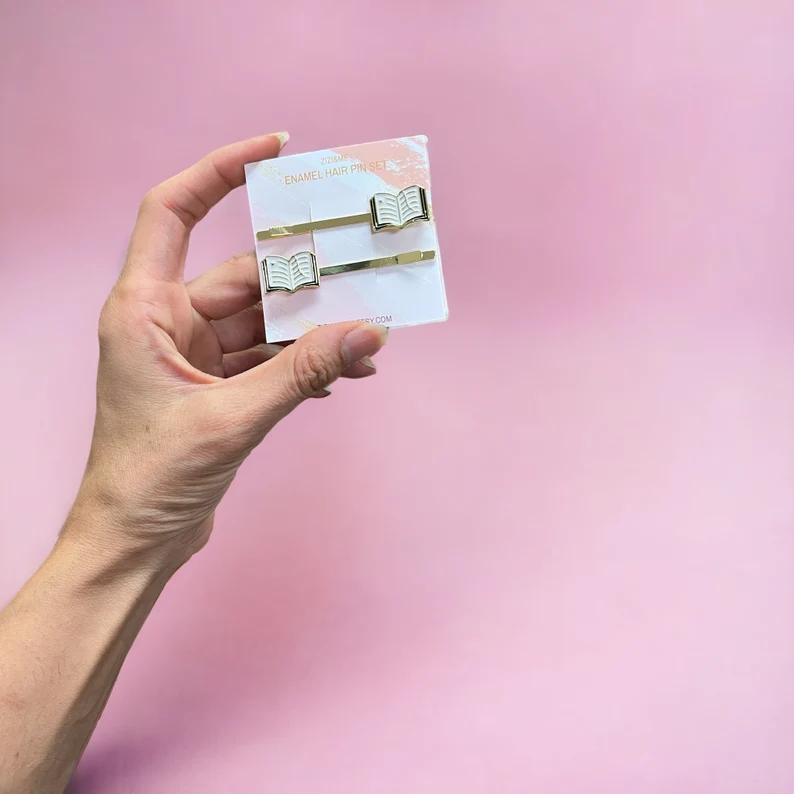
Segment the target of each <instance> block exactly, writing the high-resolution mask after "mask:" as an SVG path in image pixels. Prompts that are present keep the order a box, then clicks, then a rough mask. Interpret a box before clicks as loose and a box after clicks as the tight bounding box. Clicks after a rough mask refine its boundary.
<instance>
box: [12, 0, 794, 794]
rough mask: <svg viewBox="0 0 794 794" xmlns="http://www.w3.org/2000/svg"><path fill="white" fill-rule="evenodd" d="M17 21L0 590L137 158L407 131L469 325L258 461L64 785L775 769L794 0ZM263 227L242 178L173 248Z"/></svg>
mask: <svg viewBox="0 0 794 794" xmlns="http://www.w3.org/2000/svg"><path fill="white" fill-rule="evenodd" d="M0 13H1V14H2V17H1V24H0V59H2V60H1V62H2V104H1V105H0V115H2V119H3V144H2V148H1V149H0V157H1V158H2V168H1V169H0V173H1V174H2V190H0V202H1V206H2V228H1V229H0V232H1V233H0V262H1V263H2V264H1V265H0V267H2V289H0V332H1V333H2V336H1V337H0V338H2V345H3V355H2V364H3V371H4V376H3V388H2V391H1V392H0V401H1V402H0V406H2V423H3V440H2V446H1V447H0V467H1V470H0V474H1V475H2V483H3V486H4V487H3V492H4V495H3V498H2V499H1V500H0V588H1V590H0V597H2V599H3V600H5V599H6V598H8V597H10V595H11V593H12V592H13V591H14V590H15V589H16V588H17V587H18V586H19V585H20V584H21V583H22V581H23V579H24V578H25V577H26V576H27V575H28V574H29V573H30V572H31V571H32V570H33V569H34V567H35V566H36V565H37V563H38V562H39V561H40V560H41V558H42V556H43V555H44V554H45V553H46V552H47V550H48V549H49V547H50V545H51V543H52V540H53V537H54V536H55V533H56V532H57V530H58V528H59V525H60V522H61V521H62V519H63V517H64V514H65V512H66V510H67V509H68V506H69V504H70V500H71V499H72V497H73V494H74V492H75V489H76V486H77V484H78V482H79V479H80V474H81V469H82V466H83V461H84V458H85V455H86V452H87V447H88V442H89V433H90V428H91V422H92V411H93V378H94V368H95V356H96V344H95V325H96V318H97V313H98V311H99V308H100V305H101V302H102V300H103V298H104V296H105V294H106V292H107V290H108V289H109V287H110V285H111V283H112V282H113V280H114V278H115V276H116V274H117V272H118V269H119V267H120V264H121V261H122V257H123V252H124V247H125V243H126V235H127V234H128V232H129V229H130V227H131V223H132V220H133V217H134V213H135V210H136V206H137V202H138V200H139V199H140V197H141V196H142V195H143V193H144V192H145V191H146V189H147V188H149V187H150V186H151V185H153V184H154V183H156V182H158V181H160V180H161V179H163V178H165V177H167V176H169V175H170V174H171V173H172V172H174V171H175V170H177V169H180V168H182V167H183V166H185V165H187V164H189V163H191V162H192V161H193V160H195V159H196V158H198V157H199V156H200V155H202V154H203V153H205V152H206V151H207V150H209V149H210V148H213V147H215V146H218V145H220V144H222V143H225V142H228V141H232V140H235V139H238V138H241V137H245V136H249V135H252V134H257V133H261V132H269V131H275V130H281V129H288V130H290V131H291V132H292V141H291V142H290V144H289V146H290V150H291V151H296V152H297V151H302V150H311V149H314V148H319V147H324V146H329V145H339V144H347V143H354V142H359V141H363V140H371V139H378V138H385V137H391V136H395V135H410V134H417V133H426V134H427V135H429V136H430V145H431V157H432V163H433V177H434V185H433V187H434V207H435V210H436V215H437V219H438V225H439V231H440V237H441V245H442V247H443V250H444V262H445V265H446V277H447V285H448V290H449V302H450V308H451V316H452V319H451V320H450V322H449V323H447V324H446V325H436V326H428V327H425V328H419V329H413V330H407V331H401V332H396V333H395V334H394V335H393V337H392V340H391V342H390V344H389V347H388V349H387V351H385V352H384V353H383V354H382V355H381V356H380V358H379V364H380V367H381V373H380V374H379V375H378V377H377V378H375V379H374V380H373V381H372V382H366V383H357V384H349V383H347V384H343V385H341V386H340V387H338V388H337V389H336V390H335V392H334V395H333V397H332V398H331V399H330V400H327V401H325V402H323V403H322V404H313V405H310V406H305V407H304V408H303V409H302V410H301V411H300V412H299V413H297V414H296V415H294V416H293V417H292V418H291V419H290V420H289V421H288V422H285V423H284V424H283V425H282V426H281V427H280V428H279V429H278V430H277V431H276V432H275V433H274V434H273V435H272V436H271V438H270V439H268V441H267V443H266V444H265V446H264V447H263V448H262V449H260V450H259V451H258V452H257V453H256V454H255V455H254V457H253V459H252V460H250V461H249V463H248V465H247V466H246V467H245V469H244V470H243V472H242V474H241V475H240V477H239V479H238V480H237V482H236V484H235V486H234V487H233V489H232V491H231V493H230V494H229V496H228V498H227V500H226V501H225V503H224V504H223V506H222V509H221V511H220V517H219V521H218V526H217V530H216V534H215V536H214V538H213V540H212V541H211V543H210V545H209V547H208V548H207V550H206V551H205V552H203V553H202V554H201V555H200V556H199V557H198V558H196V559H195V560H194V562H193V563H192V564H191V565H190V566H188V567H187V568H185V569H183V571H181V572H180V574H179V575H178V576H177V577H176V579H175V580H174V581H173V582H172V583H171V585H170V586H169V587H168V589H167V590H166V592H165V594H164V596H163V598H162V600H161V602H160V603H159V605H158V607H157V609H156V611H155V613H154V614H153V616H152V618H151V620H150V622H149V623H148V624H147V625H146V626H145V628H144V630H143V632H142V635H141V637H140V640H139V642H138V643H137V645H136V646H135V648H134V649H133V652H132V654H131V655H130V658H129V661H128V663H127V665H126V667H125V668H124V671H123V673H122V676H121V678H120V680H119V683H118V686H117V688H116V692H115V694H114V696H113V698H112V699H111V701H110V704H109V706H108V708H107V711H106V714H105V717H104V718H103V720H102V723H101V725H100V727H99V729H98V731H97V733H96V736H95V738H94V740H93V742H92V744H91V745H90V748H89V750H88V752H87V754H86V756H85V758H84V761H83V763H82V765H81V767H80V769H79V771H78V774H77V778H76V781H75V784H74V786H73V788H74V791H75V792H77V793H78V794H99V793H100V792H102V793H103V794H105V793H108V794H121V792H124V793H125V794H129V793H130V792H158V794H159V793H160V792H168V794H182V793H183V792H184V793H187V792H191V794H196V793H199V794H208V793H209V792H231V791H235V792H236V791H239V792H273V793H274V794H305V793H306V792H311V791H314V792H324V793H325V794H352V793H355V794H357V793H358V792H361V793H362V794H364V793H366V794H371V792H378V794H381V793H388V792H394V794H398V793H399V794H405V792H410V793H411V794H439V792H443V793H446V792H456V794H469V793H471V794H492V793H493V792H537V793H538V794H671V792H696V793H697V794H788V793H789V792H791V791H792V790H794V275H792V267H793V265H794V187H793V185H794V179H793V178H794V103H793V102H792V92H794V49H793V48H792V43H791V41H792V33H794V6H793V5H792V3H791V2H785V1H784V0H734V1H733V2H725V0H698V1H697V2H693V0H647V2H642V3H638V2H633V0H611V1H610V2H602V3H592V2H590V1H589V0H569V2H559V1H558V0H488V2H480V0H455V2H452V0H444V1H443V2H442V1H441V0H436V1H435V2H427V3H425V4H421V5H420V4H413V5H410V4H409V5H408V6H406V5H405V4H395V7H394V10H390V4H387V3H373V2H371V0H367V2H363V0H362V1H361V2H359V1H358V0H355V1H354V0H341V1H340V0H336V2H333V3H330V2H322V0H310V1H308V2H294V3H278V4H276V3H257V2H252V1H250V0H226V2H224V3H217V4H213V3H199V2H196V0H192V2H188V0H167V2H164V1H163V0H160V1H159V2H157V1H156V0H137V2H126V3H122V2H113V3H111V2H100V0H93V1H91V0H82V1H79V0H72V2H70V3H60V2H54V0H53V2H48V3H47V2H41V0H7V2H4V3H3V6H2V12H0ZM483 194H484V195H486V196H487V197H488V202H487V205H484V204H483V202H482V200H481V198H480V197H481V196H482V195H483ZM251 242H252V240H251V230H250V227H249V219H248V214H247V209H246V204H245V196H244V193H243V192H242V191H240V192H238V194H236V195H234V196H233V197H232V198H230V199H229V200H228V201H227V202H226V203H225V204H224V205H223V206H222V207H221V208H220V209H219V210H217V211H216V212H214V213H213V215H212V217H211V219H209V220H208V221H207V222H206V223H205V224H203V225H202V227H201V228H200V230H199V231H198V232H197V234H196V236H195V242H194V246H193V249H192V261H191V265H190V267H191V270H192V272H194V273H195V272H198V271H199V270H201V269H203V268H205V267H207V266H209V265H211V264H213V263H215V262H217V261H219V260H220V259H221V258H222V257H225V256H226V255H228V254H231V253H234V252H236V251H238V250H243V249H245V248H247V247H249V246H250V245H251ZM275 457H278V458H280V459H288V460H290V462H291V465H290V466H288V467H284V468H283V469H282V470H280V471H276V470H274V468H273V465H272V462H271V461H272V460H273V459H274V458H275ZM307 480H310V481H311V482H313V483H315V484H316V485H315V491H314V498H313V499H312V500H310V501H309V500H306V499H304V498H302V493H303V488H304V484H305V482H306V481H307Z"/></svg>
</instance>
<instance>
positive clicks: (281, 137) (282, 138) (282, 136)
mask: <svg viewBox="0 0 794 794" xmlns="http://www.w3.org/2000/svg"><path fill="white" fill-rule="evenodd" d="M273 135H275V136H276V138H278V142H279V143H280V144H281V146H280V147H279V148H281V149H283V148H284V146H285V145H286V143H287V141H288V140H289V133H288V132H274V133H273Z"/></svg>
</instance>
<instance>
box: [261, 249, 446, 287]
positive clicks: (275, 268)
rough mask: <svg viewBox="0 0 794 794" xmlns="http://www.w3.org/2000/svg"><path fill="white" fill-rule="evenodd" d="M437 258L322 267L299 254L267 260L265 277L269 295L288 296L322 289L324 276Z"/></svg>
mask: <svg viewBox="0 0 794 794" xmlns="http://www.w3.org/2000/svg"><path fill="white" fill-rule="evenodd" d="M435 258H436V252H435V251H408V252H407V253H405V254H395V255H394V256H382V257H379V258H378V259H362V260H361V261H360V262H345V263H344V264H341V265H325V266H323V267H320V266H318V264H317V257H316V256H315V255H314V254H313V253H312V252H311V251H298V253H297V254H294V255H293V256H290V257H286V256H266V257H265V258H264V259H263V260H262V273H263V275H264V277H265V292H288V293H290V294H294V293H295V292H297V291H298V290H302V289H310V288H312V287H319V286H320V277H321V276H335V275H336V274H337V273H352V272H354V271H356V270H373V269H375V268H379V267H391V266H392V265H411V264H414V263H415V262H426V261H428V260H430V259H435Z"/></svg>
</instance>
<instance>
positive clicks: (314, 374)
mask: <svg viewBox="0 0 794 794" xmlns="http://www.w3.org/2000/svg"><path fill="white" fill-rule="evenodd" d="M387 336H388V329H387V328H384V327H383V326H380V325H370V324H369V323H357V322H351V323H337V324H334V325H326V326H323V327H321V328H316V329H315V330H313V331H310V332H309V333H308V334H306V335H305V336H302V337H301V338H300V339H298V340H297V341H296V342H295V343H294V344H292V345H289V346H288V347H285V348H284V349H283V350H282V351H281V352H280V353H279V354H278V355H277V356H276V357H275V358H273V359H272V360H270V361H267V362H265V363H264V364H261V365H259V366H257V367H255V368H254V369H250V370H248V371H247V372H244V373H243V374H241V375H240V377H239V378H237V379H235V380H236V381H237V384H236V385H237V387H238V388H240V389H242V390H244V391H246V392H247V394H246V397H245V400H244V402H243V404H245V405H248V406H251V407H252V408H253V410H255V411H256V412H257V414H258V416H257V419H258V420H259V425H260V428H261V429H262V430H263V431H264V432H267V430H268V429H269V428H270V427H272V426H273V425H274V424H275V423H276V422H277V421H278V420H279V419H281V418H282V417H284V416H286V415H287V414H288V413H289V412H290V411H292V410H293V409H294V408H295V407H296V406H298V405H299V404H300V403H301V402H303V401H304V400H305V399H307V398H309V397H320V396H323V395H324V394H325V393H326V387H327V386H329V385H330V384H331V383H333V382H334V381H335V380H336V379H337V378H338V377H340V376H341V375H342V373H343V372H344V371H345V370H347V369H349V368H351V367H352V366H354V365H360V362H361V360H362V359H366V358H367V357H368V356H373V355H375V353H377V352H378V351H379V350H380V349H381V348H382V347H383V345H384V344H385V343H386V338H387ZM361 366H364V367H365V368H366V365H361Z"/></svg>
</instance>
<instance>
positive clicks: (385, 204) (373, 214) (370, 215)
mask: <svg viewBox="0 0 794 794" xmlns="http://www.w3.org/2000/svg"><path fill="white" fill-rule="evenodd" d="M429 220H430V204H429V203H428V200H427V191H426V190H425V189H424V188H423V187H419V185H411V186H410V187H407V188H405V190H401V191H400V192H399V193H376V194H375V195H374V196H373V197H372V198H371V199H370V200H369V212H362V213H361V214H359V215H345V216H343V217H341V218H326V219H324V220H318V221H307V222H306V223H294V224H292V225H291V226H273V227H271V228H270V229H267V230H265V231H263V232H257V233H256V239H257V240H258V241H260V242H261V241H262V240H272V239H273V238H274V237H289V236H290V235H293V234H306V233H307V232H316V231H319V230H321V229H334V228H336V227H337V226H353V225H355V224H358V223H369V224H370V225H371V226H372V231H373V232H380V231H383V230H384V229H402V228H404V227H405V226H407V225H408V224H409V223H418V222H420V221H429Z"/></svg>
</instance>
